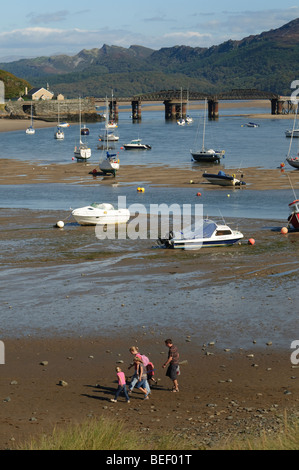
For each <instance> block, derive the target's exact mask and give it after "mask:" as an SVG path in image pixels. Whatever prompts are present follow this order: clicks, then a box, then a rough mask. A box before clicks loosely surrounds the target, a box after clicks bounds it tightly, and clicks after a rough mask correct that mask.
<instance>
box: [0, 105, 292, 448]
mask: <svg viewBox="0 0 299 470" xmlns="http://www.w3.org/2000/svg"><path fill="white" fill-rule="evenodd" d="M268 104H269V103H268ZM265 116H266V115H265ZM269 116H270V112H269ZM272 117H273V116H272ZM7 121H8V120H5V121H4V120H0V131H4V129H6V131H7V130H9V129H10V130H17V129H23V128H22V127H18V126H22V125H24V126H25V127H24V129H25V128H26V127H27V124H25V123H22V122H16V121H13V122H10V121H9V122H7ZM37 125H41V126H42V125H45V126H49V125H50V124H49V123H37ZM5 126H8V127H5ZM0 165H1V172H0V184H1V185H10V184H25V183H26V184H37V183H40V182H41V180H42V181H43V182H48V183H65V184H68V183H71V182H74V181H77V182H78V183H80V184H83V185H84V184H92V183H94V184H99V182H100V183H101V184H104V185H110V184H112V183H113V182H114V181H113V179H112V178H110V177H108V178H103V176H101V175H96V176H95V175H94V174H93V169H94V167H93V165H91V164H82V165H78V164H77V163H76V162H71V163H69V164H66V165H63V164H62V165H55V164H52V165H47V166H45V165H36V164H33V163H31V162H19V161H16V160H14V161H13V162H12V161H11V160H9V159H3V160H1V162H0ZM238 171H239V169H235V170H232V171H231V173H233V172H235V173H236V174H237V173H238ZM286 173H287V172H285V169H284V168H280V167H279V168H276V169H272V170H263V169H260V168H248V169H246V170H245V171H244V179H246V182H247V184H248V187H247V189H248V190H265V191H267V190H273V189H274V190H275V189H276V190H279V189H286V188H288V189H289V188H290V183H289V179H288V177H287V175H286ZM19 175H22V178H20V177H19ZM117 181H119V182H122V183H128V184H132V185H134V184H137V183H138V182H139V181H143V182H146V183H148V184H151V185H158V186H161V185H162V186H163V185H164V186H166V185H167V186H172V187H185V186H186V185H194V187H195V188H197V187H198V185H203V184H204V180H203V178H202V171H201V172H196V171H193V170H191V169H190V170H188V169H185V170H180V171H178V169H176V168H170V167H163V168H161V167H159V168H155V167H146V166H144V167H142V168H139V169H138V170H136V168H135V170H134V173H133V172H132V169H131V168H130V167H129V166H126V167H122V168H121V170H120V171H119V174H118V175H117ZM292 183H293V186H294V188H295V189H296V188H297V189H298V185H299V172H292ZM205 189H208V190H212V185H208V184H205ZM196 190H197V189H196ZM0 217H1V231H0V241H1V242H2V243H3V244H5V242H7V243H8V242H11V243H13V242H15V241H16V242H18V243H19V242H20V240H22V243H24V244H25V246H26V249H27V250H28V257H27V259H26V258H25V259H22V258H21V257H20V256H19V253H18V251H17V250H16V251H15V253H14V256H11V254H10V252H9V251H7V253H4V254H3V260H2V267H3V268H9V269H14V270H15V281H16V286H17V285H19V286H21V284H19V282H18V281H19V280H20V282H21V281H22V276H23V275H24V272H25V269H27V268H30V269H32V270H34V269H35V268H38V269H42V270H43V269H44V270H45V272H46V269H47V267H48V266H53V267H54V268H55V267H56V268H57V271H59V270H60V269H61V267H62V266H63V267H65V266H69V267H70V270H71V271H72V272H73V275H74V276H75V274H76V270H77V269H78V270H79V269H80V266H81V263H83V262H84V263H85V262H90V263H96V262H97V261H98V260H102V259H103V256H104V255H105V254H103V253H98V254H97V255H94V257H93V258H92V259H91V258H88V254H86V255H83V256H82V257H79V256H78V254H77V252H76V250H75V247H76V244H77V242H78V238H77V236H79V235H80V233H81V232H80V231H78V233H79V232H80V233H79V235H76V234H75V231H73V232H70V233H69V234H68V235H67V237H68V238H67V242H68V249H67V250H66V249H65V250H64V251H63V252H61V253H58V252H57V253H55V255H48V256H47V252H46V254H45V253H44V252H43V249H44V247H45V246H46V247H49V246H50V245H51V246H52V245H54V246H59V243H61V242H60V240H61V239H62V237H63V236H66V233H63V232H61V231H60V230H57V229H54V228H53V225H52V221H53V220H57V217H58V214H53V213H49V214H40V213H38V211H33V212H32V213H31V220H30V224H31V225H30V227H31V229H30V230H33V229H34V238H35V241H36V247H31V246H30V243H29V241H30V239H31V237H32V233H31V231H30V230H28V228H27V229H26V228H22V227H23V226H26V223H25V215H24V214H23V213H22V211H15V212H13V213H12V214H8V213H7V211H4V210H1V211H0ZM41 217H42V218H43V224H44V226H47V229H45V228H44V227H41V225H40V220H41ZM242 222H243V227H244V230H245V233H246V236H249V235H250V236H252V237H253V238H256V239H258V240H259V244H258V245H257V246H253V247H250V249H248V246H246V245H243V246H242V247H240V249H239V251H238V249H237V250H236V249H234V248H224V250H221V251H219V250H217V252H216V253H215V251H213V249H207V250H208V251H206V252H205V253H204V254H202V253H200V255H199V254H198V255H193V254H179V255H178V254H177V253H174V252H173V251H171V250H169V251H163V250H160V251H159V252H156V253H155V254H154V255H151V256H148V253H147V256H145V255H144V256H140V258H136V259H131V258H124V259H122V260H119V261H118V264H117V267H118V268H119V269H120V272H122V274H123V277H124V279H128V280H129V278H130V270H131V269H132V266H134V273H135V275H139V277H140V278H142V276H143V274H146V275H150V276H152V278H153V279H155V276H157V275H161V273H165V276H166V277H165V296H168V295H169V293H170V292H172V290H171V289H173V286H172V287H170V286H171V285H172V279H174V278H176V279H178V280H180V279H185V277H186V276H189V277H190V278H192V279H194V292H198V308H199V309H201V308H202V305H203V303H202V295H205V294H204V293H205V292H206V291H205V290H204V289H205V288H206V289H209V286H210V285H211V284H213V286H215V287H217V289H219V297H220V294H221V292H222V289H224V287H225V286H226V288H227V287H229V286H233V285H236V287H238V283H240V284H239V285H240V286H241V285H243V284H242V282H244V283H245V284H246V286H247V289H248V290H247V291H246V292H243V291H242V292H239V296H238V302H240V305H241V307H240V310H241V309H242V302H245V300H244V299H247V301H246V307H244V308H246V309H250V308H252V313H253V314H254V315H255V316H257V315H258V314H259V311H262V312H267V309H268V310H269V313H270V311H271V310H272V309H274V307H277V306H279V305H281V309H282V310H283V311H284V312H287V311H288V310H289V311H292V312H293V311H294V309H295V308H296V291H292V290H291V289H290V287H289V286H291V285H293V283H294V282H295V280H296V276H297V273H296V270H295V272H294V273H291V272H290V269H291V268H292V267H293V266H294V263H296V260H297V259H298V258H297V256H298V243H299V238H298V233H289V234H288V235H287V236H283V235H281V234H280V232H279V225H280V224H281V225H282V224H283V223H285V221H281V222H279V223H277V221H275V222H273V223H272V222H271V221H270V222H269V226H273V225H274V224H277V230H267V231H266V230H261V228H263V227H264V222H263V221H250V220H243V221H242ZM15 228H18V230H15ZM81 235H82V233H81ZM26 243H28V244H27V245H26ZM20 246H21V245H20ZM39 247H42V249H41V251H39ZM141 249H142V248H141ZM30 250H34V251H35V254H36V256H35V257H34V258H32V259H30ZM105 256H106V258H105V259H107V261H109V259H111V260H113V259H114V257H115V256H117V253H116V254H114V253H112V254H108V255H105ZM109 257H110V258H109ZM211 257H212V259H213V263H209V260H210V259H211ZM224 257H228V258H229V260H230V262H229V263H228V264H225V265H224V264H223V260H224ZM38 272H40V271H38ZM42 272H43V271H42ZM78 273H80V270H79V271H78ZM117 273H118V272H117V269H116V270H115V273H114V274H113V273H112V272H111V273H109V279H111V283H112V284H113V282H118V281H117ZM101 275H103V276H104V274H103V273H99V274H98V276H101ZM71 276H72V274H70V279H71ZM78 276H79V277H80V274H78ZM81 276H83V274H81ZM197 280H204V284H203V287H202V288H200V287H198V286H197V285H196V281H197ZM37 282H38V281H37ZM68 282H69V279H66V278H65V279H62V284H63V283H65V286H67V287H65V291H64V297H65V298H70V297H72V296H75V295H76V293H75V292H73V291H72V290H71V287H70V284H68ZM245 284H244V285H245ZM128 285H129V284H128ZM263 285H264V286H267V287H265V292H264V296H263V292H261V289H262V287H261V286H263ZM286 286H287V288H286ZM147 287H148V288H149V287H151V286H147ZM231 288H232V289H233V287H231ZM180 289H182V292H183V289H184V288H182V287H180ZM234 289H235V292H238V289H236V288H235V287H234ZM153 290H154V284H153ZM185 290H186V289H185ZM240 290H241V289H240ZM292 292H293V294H292ZM258 294H259V295H258ZM17 295H18V296H20V298H21V296H22V290H21V287H20V291H19V292H18V294H17ZM81 295H84V294H81ZM85 295H86V299H88V296H87V293H86V294H85ZM25 297H26V296H25ZM219 297H218V301H219V302H220V300H219ZM255 297H256V298H257V299H258V300H255ZM260 298H261V299H262V300H261V301H260V300H259V299H260ZM250 299H252V302H251V301H250ZM47 301H49V299H47V298H46V296H45V295H44V293H43V292H41V297H40V302H41V309H42V305H43V304H46V303H47ZM137 301H138V299H137ZM122 302H123V304H122ZM159 302H160V300H159V299H158V297H155V295H154V293H153V294H152V305H153V307H152V308H153V309H154V310H155V311H156V310H157V309H159V308H161V309H162V305H161V306H160V307H159V305H160V304H159ZM161 302H162V301H161ZM125 303H126V300H125V299H124V300H120V299H118V302H117V305H116V306H115V310H116V312H119V315H120V318H124V319H125V316H124V317H122V314H121V311H122V309H123V311H124V310H125V309H126V308H130V307H126V305H125ZM204 305H206V304H204ZM1 307H2V310H3V312H4V313H5V315H7V311H8V309H9V312H10V314H11V315H14V298H13V297H12V298H7V297H6V296H5V295H4V296H3V299H2V301H1ZM100 307H101V308H102V306H100ZM141 307H142V305H140V308H141ZM228 309H229V307H226V306H223V305H221V303H219V304H217V310H218V311H219V315H220V314H221V312H223V315H225V314H227V310H228ZM99 311H100V309H99ZM62 313H63V312H62ZM278 313H279V312H278ZM177 314H178V312H176V315H177ZM99 315H100V313H99ZM180 315H181V316H183V315H184V312H181V314H180ZM136 316H137V320H136V328H132V327H131V326H128V327H126V323H125V321H124V322H123V323H122V325H121V329H120V328H118V327H117V326H116V327H115V328H114V329H111V331H110V332H109V334H107V332H106V333H105V334H104V333H103V334H101V317H99V322H98V324H97V325H95V331H96V333H95V334H94V335H84V334H82V335H80V334H73V333H72V332H71V331H70V333H69V334H55V331H54V333H53V331H52V332H51V331H45V330H43V329H41V331H40V334H39V333H38V332H36V334H35V335H32V336H19V335H18V336H17V337H11V336H8V335H6V333H5V328H3V326H2V325H1V330H0V339H1V340H2V341H3V342H4V345H5V364H4V365H0V367H1V372H2V373H1V383H0V407H1V421H0V449H14V448H16V447H17V446H20V445H21V444H22V443H23V442H24V441H28V439H29V438H30V437H31V436H32V437H38V436H40V435H41V434H43V433H45V434H50V433H51V432H52V431H53V429H54V428H57V429H61V428H63V427H65V426H68V425H70V424H72V423H81V422H84V421H86V420H89V419H92V418H96V419H97V418H100V417H101V416H104V417H109V418H111V417H113V418H117V419H121V420H122V421H123V422H124V424H125V426H126V427H127V428H128V429H129V428H130V429H135V430H136V431H137V432H138V433H139V435H140V448H141V449H142V448H144V446H145V442H147V441H148V440H149V439H150V436H151V434H152V433H154V432H160V431H165V432H169V430H171V431H173V432H174V433H175V434H177V435H180V436H185V437H186V438H187V439H188V440H189V442H190V444H191V445H192V447H193V448H194V449H197V448H202V447H204V448H208V449H210V448H217V447H219V446H221V444H222V443H223V441H225V440H226V439H228V438H230V437H231V436H238V437H241V438H244V437H246V436H250V435H254V436H259V435H260V433H261V432H265V433H266V434H267V435H270V436H273V435H275V433H276V432H279V430H280V429H281V427H282V426H283V423H284V418H285V414H287V416H289V417H294V416H296V414H297V410H298V380H299V378H298V374H297V370H296V369H297V366H296V365H294V364H292V363H291V360H290V355H291V350H290V344H289V343H285V344H284V345H283V346H282V345H281V344H276V343H275V340H274V341H273V337H271V332H273V335H274V333H275V334H276V335H279V331H280V328H281V329H282V327H281V326H280V323H279V316H278V317H277V321H278V323H279V325H278V324H273V325H270V327H269V329H266V328H265V325H264V326H263V321H262V320H261V322H260V325H259V327H256V329H253V330H250V334H249V335H248V336H247V340H246V344H244V346H243V347H240V346H238V347H231V346H230V344H227V345H225V343H224V342H223V341H225V339H224V338H222V341H221V342H220V341H219V342H218V341H215V337H213V336H212V334H211V329H210V328H208V329H205V327H204V325H200V324H199V325H196V326H195V325H185V326H184V327H180V328H176V325H175V324H173V320H172V316H171V312H169V328H167V327H165V326H163V327H161V328H159V325H157V324H154V325H152V326H149V325H142V324H140V323H139V322H138V311H136ZM220 318H221V316H220ZM238 321H239V320H238V319H237V320H236V324H235V325H234V327H235V328H236V331H238V332H239V333H240V335H241V336H242V335H243V336H245V337H246V325H243V324H242V322H241V321H240V323H238ZM297 326H298V325H296V324H293V323H291V324H290V325H287V326H286V328H289V329H290V332H289V333H290V337H292V339H294V340H296V339H297V338H296V336H298V335H297V330H296V327H297ZM217 328H219V329H220V330H221V321H220V322H219V324H218V325H217ZM265 331H267V333H266V334H267V335H268V337H267V338H266V339H265ZM268 332H269V333H268ZM169 336H171V337H173V340H174V342H175V344H176V345H177V346H178V348H179V351H180V361H181V375H180V378H179V384H180V392H179V393H172V392H171V382H170V380H169V379H168V378H167V377H165V370H164V369H162V364H163V363H164V362H165V358H166V357H167V348H166V347H165V345H164V340H165V339H166V338H167V337H169ZM132 345H138V346H139V349H140V350H141V352H142V353H144V354H147V355H148V356H149V357H150V358H151V359H152V360H153V362H154V364H155V366H156V373H155V376H156V378H157V379H158V385H156V386H153V387H152V394H151V397H150V399H149V400H148V401H146V402H145V401H144V400H143V399H142V394H141V393H139V392H138V391H135V392H134V393H133V394H132V397H131V402H130V404H127V403H125V400H124V399H123V398H120V399H119V402H118V403H111V402H110V399H111V398H113V395H114V391H115V389H116V380H115V366H116V365H120V366H121V367H123V370H124V372H125V373H127V374H128V369H127V366H128V364H129V363H130V361H131V355H130V354H129V351H128V349H129V347H130V346H132ZM60 381H64V382H66V383H67V385H66V386H62V385H60Z"/></svg>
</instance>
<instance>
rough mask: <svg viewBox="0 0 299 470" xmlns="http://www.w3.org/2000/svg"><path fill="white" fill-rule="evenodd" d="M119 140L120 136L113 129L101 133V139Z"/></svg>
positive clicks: (105, 140)
mask: <svg viewBox="0 0 299 470" xmlns="http://www.w3.org/2000/svg"><path fill="white" fill-rule="evenodd" d="M118 140H119V136H118V135H116V134H114V132H113V131H110V132H104V134H100V135H99V141H104V142H107V141H108V142H117V141H118Z"/></svg>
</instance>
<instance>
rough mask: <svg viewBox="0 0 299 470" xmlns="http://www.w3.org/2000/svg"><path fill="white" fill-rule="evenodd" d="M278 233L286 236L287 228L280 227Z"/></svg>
mask: <svg viewBox="0 0 299 470" xmlns="http://www.w3.org/2000/svg"><path fill="white" fill-rule="evenodd" d="M280 233H282V234H283V235H286V234H287V233H288V229H287V227H282V229H281V230H280Z"/></svg>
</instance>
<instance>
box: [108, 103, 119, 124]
mask: <svg viewBox="0 0 299 470" xmlns="http://www.w3.org/2000/svg"><path fill="white" fill-rule="evenodd" d="M109 121H116V122H117V121H118V102H117V101H116V100H114V99H113V101H110V103H109Z"/></svg>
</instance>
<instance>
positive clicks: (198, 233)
mask: <svg viewBox="0 0 299 470" xmlns="http://www.w3.org/2000/svg"><path fill="white" fill-rule="evenodd" d="M216 228H217V225H216V223H215V222H213V221H212V220H203V221H200V222H197V223H194V224H192V225H190V227H188V228H186V229H184V230H182V231H181V232H176V233H175V234H174V237H173V238H178V239H184V240H191V239H195V238H196V239H197V238H210V237H211V236H212V235H213V233H214V231H215V230H216Z"/></svg>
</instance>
